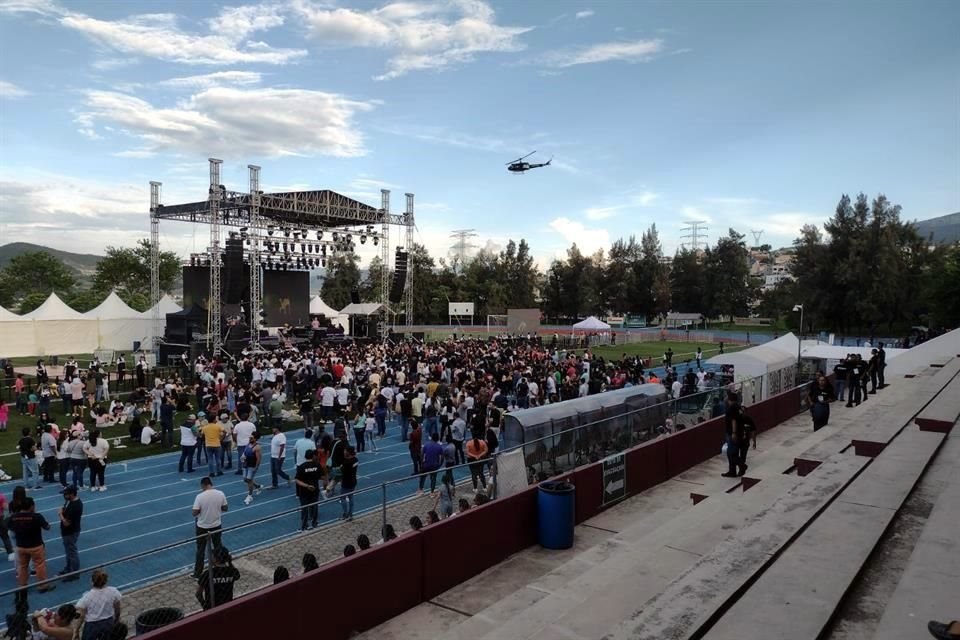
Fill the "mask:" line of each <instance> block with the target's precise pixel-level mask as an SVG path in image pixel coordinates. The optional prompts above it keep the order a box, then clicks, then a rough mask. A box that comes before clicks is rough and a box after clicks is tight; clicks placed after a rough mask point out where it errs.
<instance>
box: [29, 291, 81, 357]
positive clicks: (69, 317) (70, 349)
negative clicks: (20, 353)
mask: <svg viewBox="0 0 960 640" xmlns="http://www.w3.org/2000/svg"><path fill="white" fill-rule="evenodd" d="M23 318H25V319H30V320H33V324H34V327H33V328H34V336H35V343H34V349H33V353H34V354H36V355H48V354H50V355H53V354H71V353H93V351H94V350H95V349H96V348H97V346H98V333H97V330H98V323H97V320H96V319H95V318H88V317H86V316H84V315H83V314H82V313H80V312H79V311H74V310H73V309H71V308H70V307H68V306H67V304H66V303H65V302H64V301H63V300H61V299H60V298H59V297H58V296H57V294H55V293H51V294H50V296H49V297H48V298H47V299H46V300H45V301H44V302H43V304H42V305H40V306H39V307H37V308H36V309H34V310H33V311H31V312H30V313H28V314H25V315H24V316H23ZM25 355H33V354H25Z"/></svg>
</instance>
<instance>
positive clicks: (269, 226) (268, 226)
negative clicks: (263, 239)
mask: <svg viewBox="0 0 960 640" xmlns="http://www.w3.org/2000/svg"><path fill="white" fill-rule="evenodd" d="M274 231H276V227H274V226H273V225H272V224H268V225H267V235H268V236H272V235H273V232H274Z"/></svg>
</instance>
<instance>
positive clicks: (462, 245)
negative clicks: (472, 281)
mask: <svg viewBox="0 0 960 640" xmlns="http://www.w3.org/2000/svg"><path fill="white" fill-rule="evenodd" d="M476 237H478V235H477V230H476V229H456V230H454V231H451V232H450V238H451V239H452V240H453V241H454V242H453V246H451V247H450V251H451V252H452V253H453V255H454V257H456V258H457V259H458V261H459V262H460V265H461V268H463V266H464V265H466V264H467V258H468V257H469V255H468V253H469V251H470V250H471V249H476V248H477V245H475V244H473V243H472V242H470V240H471V239H472V238H476Z"/></svg>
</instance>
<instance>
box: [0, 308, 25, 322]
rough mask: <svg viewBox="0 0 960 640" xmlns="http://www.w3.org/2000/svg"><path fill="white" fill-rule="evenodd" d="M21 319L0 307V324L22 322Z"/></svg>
mask: <svg viewBox="0 0 960 640" xmlns="http://www.w3.org/2000/svg"><path fill="white" fill-rule="evenodd" d="M22 319H23V318H22V317H20V316H18V315H17V314H15V313H14V312H13V311H8V310H6V309H4V308H3V307H0V322H2V321H4V320H22Z"/></svg>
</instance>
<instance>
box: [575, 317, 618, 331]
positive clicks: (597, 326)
mask: <svg viewBox="0 0 960 640" xmlns="http://www.w3.org/2000/svg"><path fill="white" fill-rule="evenodd" d="M573 330H574V331H610V325H608V324H607V323H606V322H603V321H602V320H600V319H598V318H597V317H596V316H589V317H588V318H587V319H586V320H581V321H580V322H578V323H577V324H575V325H573Z"/></svg>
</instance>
